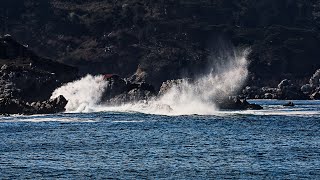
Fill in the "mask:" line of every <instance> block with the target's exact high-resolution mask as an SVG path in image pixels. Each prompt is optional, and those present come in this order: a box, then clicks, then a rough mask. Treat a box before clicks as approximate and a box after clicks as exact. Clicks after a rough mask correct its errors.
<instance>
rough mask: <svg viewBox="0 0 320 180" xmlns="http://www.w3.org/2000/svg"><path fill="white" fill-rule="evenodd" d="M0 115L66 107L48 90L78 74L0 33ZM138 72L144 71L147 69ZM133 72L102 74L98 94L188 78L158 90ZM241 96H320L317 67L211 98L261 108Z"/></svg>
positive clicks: (143, 92) (222, 104) (112, 101)
mask: <svg viewBox="0 0 320 180" xmlns="http://www.w3.org/2000/svg"><path fill="white" fill-rule="evenodd" d="M0 65H1V68H0V114H28V115H29V114H51V113H59V112H63V111H65V106H66V104H67V103H68V101H67V100H66V98H65V97H63V96H58V97H57V98H55V99H50V97H51V94H52V92H53V91H54V90H55V89H56V88H57V87H59V86H61V85H63V84H64V83H68V82H71V81H73V80H76V79H78V74H77V69H76V68H73V67H71V66H68V65H64V64H61V63H58V62H55V61H52V60H49V59H45V58H41V57H38V56H37V55H35V53H33V52H32V51H30V50H29V49H28V48H27V47H25V46H23V45H21V44H19V43H18V42H17V41H15V40H14V39H13V38H12V37H11V36H9V35H6V36H4V37H0ZM142 75H144V76H146V74H143V72H142ZM142 75H141V73H140V74H139V73H138V72H136V73H135V74H134V75H133V76H132V77H130V78H121V77H120V76H119V75H115V74H107V75H105V76H104V80H105V81H108V83H107V86H108V87H107V89H108V90H107V91H106V92H105V93H104V94H103V96H102V98H101V103H103V104H106V105H121V104H125V103H128V102H139V101H146V102H147V101H149V100H151V99H157V98H159V97H161V96H162V95H163V94H165V93H166V91H168V90H169V89H170V88H172V87H173V86H179V84H181V83H183V82H184V81H192V79H186V80H182V79H177V80H168V81H165V82H163V83H162V85H160V86H159V87H160V88H159V90H156V88H155V87H154V86H153V85H151V84H148V83H146V82H145V81H144V79H145V78H142V79H139V78H140V76H142ZM246 99H282V100H308V99H314V100H318V99H320V69H319V70H317V71H316V72H315V73H314V74H313V75H312V77H311V78H310V79H309V82H308V83H307V84H305V85H303V86H301V87H300V86H299V85H296V84H294V83H292V81H290V80H288V79H285V80H282V81H281V82H280V83H279V84H278V86H277V87H256V86H247V87H245V88H244V89H243V90H242V92H241V93H240V94H238V95H237V94H236V95H234V96H229V97H225V98H218V99H217V100H213V101H215V102H214V103H215V104H216V105H217V106H218V108H219V109H229V110H248V109H255V110H259V109H262V107H261V106H259V105H256V104H250V103H248V102H247V101H246Z"/></svg>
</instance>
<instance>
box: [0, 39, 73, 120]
mask: <svg viewBox="0 0 320 180" xmlns="http://www.w3.org/2000/svg"><path fill="white" fill-rule="evenodd" d="M0 66H1V68H0V99H1V100H0V101H1V102H0V104H1V105H0V113H1V114H39V113H41V114H47V113H56V112H61V111H63V110H64V106H65V105H66V102H67V101H66V100H65V99H64V97H61V96H60V97H58V98H56V99H54V100H48V99H49V98H50V96H51V94H52V92H53V91H54V90H55V89H56V88H57V87H58V86H60V85H61V84H63V83H66V82H69V81H72V80H74V79H75V78H76V77H77V69H76V68H73V67H70V66H67V65H64V64H61V63H58V62H54V61H51V60H49V59H45V58H41V57H38V56H37V55H35V54H34V53H33V52H32V51H30V50H29V49H28V48H27V47H25V46H23V45H21V44H19V43H18V42H17V41H15V40H14V39H13V38H12V37H11V36H10V35H6V36H4V37H0Z"/></svg>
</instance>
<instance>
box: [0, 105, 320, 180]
mask: <svg viewBox="0 0 320 180" xmlns="http://www.w3.org/2000/svg"><path fill="white" fill-rule="evenodd" d="M250 102H254V103H258V104H261V105H262V106H263V107H264V110H259V111H251V110H248V111H216V112H215V113H212V114H210V115H197V114H189V115H165V114H161V115H155V114H152V113H151V114H150V113H149V114H148V113H142V112H139V111H125V110H123V109H119V110H117V107H113V108H111V109H110V110H108V111H106V110H105V109H104V110H103V111H97V112H87V113H61V114H54V115H34V116H23V115H16V116H1V117H0V137H1V141H0V179H320V101H293V102H294V103H295V104H296V106H295V107H283V106H282V104H284V103H285V101H275V100H255V101H250Z"/></svg>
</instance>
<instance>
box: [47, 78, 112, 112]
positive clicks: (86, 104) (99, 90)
mask: <svg viewBox="0 0 320 180" xmlns="http://www.w3.org/2000/svg"><path fill="white" fill-rule="evenodd" d="M107 85H108V82H107V81H105V80H104V79H103V76H92V75H87V76H85V77H83V78H82V79H80V80H77V81H74V82H70V83H68V84H65V85H63V86H62V87H60V88H58V89H56V90H55V91H54V92H53V93H52V96H51V98H55V97H57V96H59V95H63V96H64V97H65V98H66V99H67V100H68V104H67V105H66V110H67V112H86V111H90V108H94V107H95V106H96V105H97V104H98V103H99V102H100V100H101V96H102V94H103V93H104V91H105V90H106V88H107ZM93 111H94V109H93Z"/></svg>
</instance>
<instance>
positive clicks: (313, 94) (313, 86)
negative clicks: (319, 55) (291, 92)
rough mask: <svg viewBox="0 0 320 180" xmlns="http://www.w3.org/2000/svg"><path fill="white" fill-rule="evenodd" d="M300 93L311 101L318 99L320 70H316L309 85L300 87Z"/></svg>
mask: <svg viewBox="0 0 320 180" xmlns="http://www.w3.org/2000/svg"><path fill="white" fill-rule="evenodd" d="M301 91H302V92H303V93H304V94H305V95H307V96H309V97H310V99H313V100H319V99H320V69H318V70H317V71H316V72H315V73H314V74H313V75H312V77H311V78H310V80H309V84H305V85H303V86H302V87H301Z"/></svg>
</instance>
